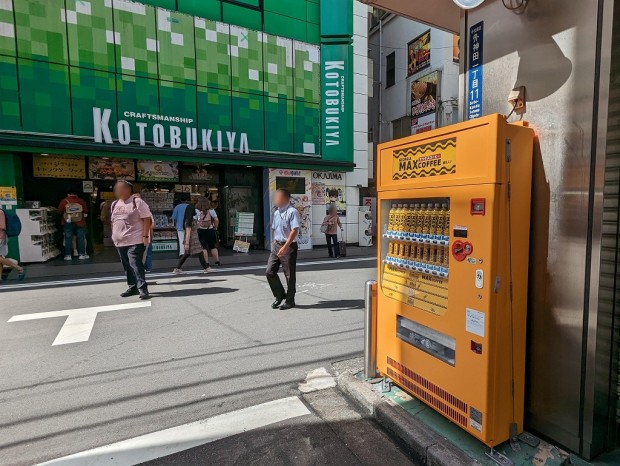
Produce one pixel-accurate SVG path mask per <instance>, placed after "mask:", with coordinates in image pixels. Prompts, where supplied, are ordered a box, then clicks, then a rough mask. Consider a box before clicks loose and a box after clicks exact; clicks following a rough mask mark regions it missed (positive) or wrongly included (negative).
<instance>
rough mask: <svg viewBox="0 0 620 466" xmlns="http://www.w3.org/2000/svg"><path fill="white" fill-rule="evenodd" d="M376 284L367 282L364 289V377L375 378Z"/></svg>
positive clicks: (371, 281) (373, 281) (370, 281)
mask: <svg viewBox="0 0 620 466" xmlns="http://www.w3.org/2000/svg"><path fill="white" fill-rule="evenodd" d="M376 312H377V282H376V281H375V280H368V281H367V282H366V285H365V287H364V377H366V378H367V379H374V378H375V377H376V376H377V316H376Z"/></svg>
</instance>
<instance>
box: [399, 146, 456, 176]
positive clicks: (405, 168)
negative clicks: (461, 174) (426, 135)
mask: <svg viewBox="0 0 620 466" xmlns="http://www.w3.org/2000/svg"><path fill="white" fill-rule="evenodd" d="M393 157H394V159H393V163H392V179H393V180H407V179H412V178H424V177H427V176H439V175H448V174H452V173H456V138H449V139H442V140H441V141H437V142H433V143H430V144H422V145H419V146H411V147H407V148H405V149H398V150H395V151H394V153H393Z"/></svg>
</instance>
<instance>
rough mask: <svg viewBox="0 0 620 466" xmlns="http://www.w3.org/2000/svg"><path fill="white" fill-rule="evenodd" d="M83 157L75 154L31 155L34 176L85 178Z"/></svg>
mask: <svg viewBox="0 0 620 466" xmlns="http://www.w3.org/2000/svg"><path fill="white" fill-rule="evenodd" d="M85 166H86V165H85V159H84V157H80V156H77V155H55V154H52V155H41V154H34V156H33V157H32V175H33V176H34V177H35V178H65V179H66V178H69V179H78V180H79V179H84V178H86V169H85Z"/></svg>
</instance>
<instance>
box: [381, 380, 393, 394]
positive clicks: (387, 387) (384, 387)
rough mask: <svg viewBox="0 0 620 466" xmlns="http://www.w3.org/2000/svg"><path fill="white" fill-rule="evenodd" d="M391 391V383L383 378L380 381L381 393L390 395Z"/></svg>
mask: <svg viewBox="0 0 620 466" xmlns="http://www.w3.org/2000/svg"><path fill="white" fill-rule="evenodd" d="M391 391H392V381H391V380H390V379H388V378H387V377H383V380H382V381H381V393H390V392H391Z"/></svg>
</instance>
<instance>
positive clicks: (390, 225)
mask: <svg viewBox="0 0 620 466" xmlns="http://www.w3.org/2000/svg"><path fill="white" fill-rule="evenodd" d="M397 207H398V206H397V205H396V204H392V208H391V209H390V213H389V214H388V226H387V231H386V233H387V234H391V233H392V232H393V231H394V218H395V217H396V209H397Z"/></svg>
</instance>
